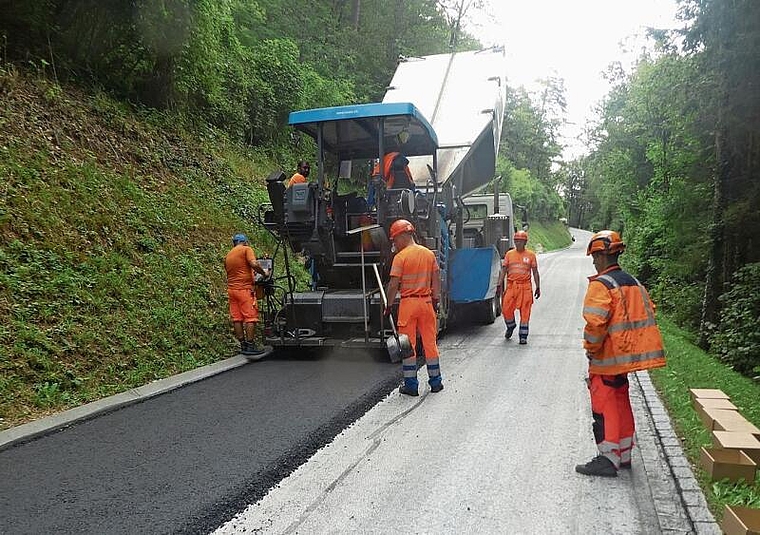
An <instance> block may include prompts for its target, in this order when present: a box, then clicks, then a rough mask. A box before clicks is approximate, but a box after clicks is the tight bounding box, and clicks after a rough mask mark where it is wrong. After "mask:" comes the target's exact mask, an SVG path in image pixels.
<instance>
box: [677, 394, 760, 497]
mask: <svg viewBox="0 0 760 535" xmlns="http://www.w3.org/2000/svg"><path fill="white" fill-rule="evenodd" d="M690 392H691V398H692V404H693V405H694V409H695V410H696V411H697V413H698V414H699V417H700V418H701V419H702V422H703V423H704V424H705V427H706V428H707V429H709V430H710V431H711V433H712V440H713V446H714V447H713V448H702V452H701V459H702V466H703V467H704V469H705V471H706V472H707V473H708V474H709V475H710V478H711V479H714V480H718V479H724V478H728V479H729V480H731V481H738V480H740V479H744V480H745V481H747V482H748V483H751V482H752V481H754V480H755V475H756V471H757V465H758V464H760V429H758V428H757V427H755V426H754V425H752V424H751V423H750V422H749V421H747V420H746V419H745V418H744V417H743V416H742V415H741V414H740V413H739V411H738V409H737V407H736V406H735V405H734V404H733V403H731V401H730V399H729V398H728V396H727V395H726V394H725V393H724V392H722V391H721V390H716V389H697V388H695V389H692V390H691V391H690Z"/></svg>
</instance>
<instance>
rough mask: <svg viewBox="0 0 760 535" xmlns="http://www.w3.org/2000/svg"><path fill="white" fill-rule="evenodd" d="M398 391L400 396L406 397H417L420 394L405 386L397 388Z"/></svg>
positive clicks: (414, 389)
mask: <svg viewBox="0 0 760 535" xmlns="http://www.w3.org/2000/svg"><path fill="white" fill-rule="evenodd" d="M398 391H399V392H401V393H402V394H406V395H407V396H419V395H420V393H419V392H418V391H417V389H416V388H413V387H411V386H407V385H405V384H403V385H401V386H400V387H398Z"/></svg>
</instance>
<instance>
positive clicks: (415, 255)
mask: <svg viewBox="0 0 760 535" xmlns="http://www.w3.org/2000/svg"><path fill="white" fill-rule="evenodd" d="M439 269H440V268H439V267H438V261H437V260H436V258H435V253H434V252H433V251H431V250H430V249H428V248H427V247H424V246H422V245H419V244H416V243H413V244H411V245H407V246H406V247H404V248H403V249H402V250H401V251H399V252H398V254H396V256H395V257H394V258H393V264H392V265H391V277H399V278H400V279H401V281H400V284H399V291H400V292H401V297H402V298H404V297H427V296H429V295H431V293H432V289H433V277H437V276H438V275H437V274H438V271H439ZM394 297H395V296H388V299H393V298H394Z"/></svg>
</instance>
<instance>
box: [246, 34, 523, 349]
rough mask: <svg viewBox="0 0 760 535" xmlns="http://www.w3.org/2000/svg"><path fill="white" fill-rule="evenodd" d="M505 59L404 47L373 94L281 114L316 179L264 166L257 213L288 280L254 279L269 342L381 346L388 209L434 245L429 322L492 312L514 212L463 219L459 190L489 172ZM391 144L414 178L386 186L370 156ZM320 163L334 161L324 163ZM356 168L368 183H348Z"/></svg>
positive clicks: (386, 329) (477, 184)
mask: <svg viewBox="0 0 760 535" xmlns="http://www.w3.org/2000/svg"><path fill="white" fill-rule="evenodd" d="M503 59H504V52H503V50H500V49H487V50H482V51H473V52H460V53H452V54H440V55H435V56H426V57H421V58H406V59H404V60H402V61H401V62H400V63H399V66H398V68H397V70H396V73H395V75H394V77H393V79H392V81H391V84H390V86H389V88H388V91H387V93H386V95H385V97H384V98H383V101H382V102H379V103H370V104H356V105H348V106H338V107H330V108H320V109H311V110H303V111H296V112H293V113H291V114H290V117H289V124H290V125H292V126H293V127H294V128H295V129H296V130H298V131H300V132H302V133H304V134H306V135H308V136H310V137H312V138H313V139H314V140H315V142H316V146H317V153H316V155H315V157H314V159H313V161H314V162H315V163H316V177H315V178H316V179H315V180H312V181H311V182H308V183H303V184H295V185H291V186H290V187H287V186H286V184H285V182H286V179H287V177H286V175H285V174H284V173H283V172H282V171H275V172H274V173H272V174H271V175H270V176H269V177H268V178H267V190H268V193H269V199H270V203H269V204H267V205H263V206H261V207H260V208H259V219H260V221H261V222H262V224H263V225H264V226H265V227H266V228H267V229H268V230H269V231H270V232H271V233H272V234H273V235H274V236H275V237H276V239H277V240H278V242H279V243H280V244H282V245H284V247H283V251H284V253H285V254H284V259H285V261H284V262H283V263H284V266H282V269H280V270H279V271H280V272H281V275H280V277H279V280H280V281H285V283H284V284H278V285H275V284H270V285H269V286H267V285H266V284H265V285H264V287H265V292H264V293H265V295H266V299H265V300H264V304H263V306H262V307H261V308H262V316H263V321H264V330H265V333H266V335H265V336H266V343H267V344H268V345H272V346H274V347H275V348H286V347H291V348H295V347H300V348H318V347H326V346H340V347H362V348H375V349H384V348H385V347H386V339H387V338H388V337H389V336H392V335H393V334H392V330H391V328H390V325H389V324H388V321H387V318H384V317H383V314H382V311H383V305H382V297H381V292H380V285H381V284H382V285H385V284H386V283H387V281H388V276H389V272H390V266H391V263H392V259H393V254H394V252H393V251H392V247H391V243H390V240H389V239H388V230H389V227H390V225H391V223H393V221H395V220H397V219H399V218H404V219H408V220H409V221H411V222H412V224H413V225H414V227H415V229H416V239H417V242H418V243H420V244H422V245H425V246H426V247H428V248H429V249H431V250H432V251H434V252H435V253H436V256H437V258H438V262H439V266H440V276H441V289H442V290H441V302H440V309H439V313H438V319H439V329H440V330H443V329H445V327H446V325H447V324H448V323H449V322H450V321H451V320H452V319H453V318H454V317H455V316H456V315H457V312H458V311H460V312H462V311H466V315H467V316H468V317H473V316H474V317H477V318H479V319H480V320H481V321H483V322H493V321H494V319H495V318H496V317H497V315H498V313H499V309H500V307H499V304H500V296H499V295H498V294H497V287H498V275H499V269H500V258H501V256H502V255H503V253H504V252H505V251H506V250H507V249H508V248H509V247H511V245H512V243H511V240H512V235H513V225H514V222H513V221H512V220H511V212H510V213H508V214H507V213H504V210H503V209H502V210H501V211H500V210H499V209H498V208H497V209H496V210H495V213H492V214H489V215H488V216H487V217H483V218H482V219H481V221H482V225H477V226H475V227H474V226H473V225H472V224H470V223H469V209H468V205H467V203H465V202H464V200H463V199H464V197H465V196H467V195H468V194H470V193H473V192H475V191H477V190H478V189H481V188H483V187H484V186H485V185H487V184H488V183H489V182H491V181H492V180H493V179H494V174H495V166H496V155H497V153H498V147H499V137H500V134H501V125H502V117H503V111H504V98H505V89H506V82H505V74H506V73H505V69H504V68H503V65H504V63H503ZM393 152H397V153H400V154H401V155H403V156H404V157H405V158H406V160H405V162H408V168H409V170H410V172H411V176H412V178H413V184H406V185H405V186H406V187H401V188H396V187H390V188H389V187H387V186H386V177H385V176H383V174H384V172H385V171H384V169H383V167H384V166H383V165H382V164H380V165H377V164H376V165H374V166H373V165H372V162H382V161H383V157H384V156H385V155H386V154H388V153H393ZM373 168H374V170H375V171H374V172H371V171H370V169H373ZM328 169H336V170H338V171H337V172H331V173H330V175H331V176H328V171H327V170H328ZM362 170H363V172H362ZM357 177H365V178H364V180H365V186H366V187H365V188H359V190H360V191H349V190H350V189H356V188H355V187H353V188H351V187H349V188H346V186H349V185H351V184H355V183H356V181H357V179H358V178H357ZM349 179H350V180H349ZM342 190H345V191H342ZM494 203H495V204H494V206H495V207H496V206H499V204H500V202H499V198H498V194H497V195H495V196H494ZM501 204H503V201H502V202H501ZM296 256H298V257H299V258H300V259H303V260H305V262H306V265H307V267H308V269H309V271H310V273H311V284H310V288H308V289H303V288H301V289H298V288H297V287H296V286H297V285H296V282H295V278H294V277H293V276H292V273H291V268H292V263H293V262H294V258H295V257H296ZM277 267H280V266H276V267H275V272H277V271H278V269H277ZM283 271H284V274H282V273H283ZM378 275H379V277H378ZM276 278H277V277H276ZM388 298H389V299H391V300H392V299H393V298H394V296H388Z"/></svg>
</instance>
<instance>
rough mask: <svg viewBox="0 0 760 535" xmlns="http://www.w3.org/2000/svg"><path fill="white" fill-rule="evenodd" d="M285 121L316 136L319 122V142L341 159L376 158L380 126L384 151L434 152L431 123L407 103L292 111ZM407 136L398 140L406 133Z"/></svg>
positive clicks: (435, 139)
mask: <svg viewBox="0 0 760 535" xmlns="http://www.w3.org/2000/svg"><path fill="white" fill-rule="evenodd" d="M288 123H289V124H291V125H292V126H294V127H295V128H296V129H297V130H300V131H302V132H305V133H307V134H308V135H310V136H311V137H313V138H314V139H315V140H316V139H317V138H318V131H319V125H320V124H321V125H322V126H323V131H322V145H323V148H324V150H325V151H327V152H330V153H332V154H335V155H337V156H338V157H339V159H340V160H354V159H362V158H377V157H379V156H380V154H379V137H378V136H379V134H378V133H379V132H380V127H381V124H382V127H383V151H384V152H386V153H388V152H392V151H398V152H401V153H403V154H405V155H406V156H423V155H431V154H434V153H435V151H436V149H437V147H438V138H437V136H436V134H435V131H434V130H433V127H432V126H430V123H429V122H428V121H427V119H425V117H424V116H423V115H422V113H420V111H419V110H418V109H417V108H415V107H414V105H413V104H410V103H408V102H394V103H384V104H381V103H373V104H354V105H349V106H336V107H332V108H317V109H313V110H303V111H294V112H292V113H291V114H290V117H289V119H288ZM403 130H405V131H406V132H407V133H408V134H409V135H408V139H407V140H406V142H405V143H403V144H402V143H401V142H400V140H402V139H403V138H404V137H407V136H406V135H405V134H402V135H399V133H400V132H402V131H403Z"/></svg>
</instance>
